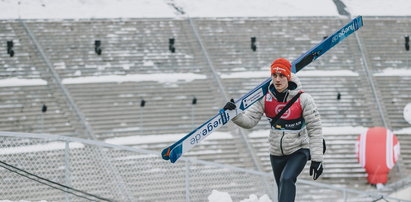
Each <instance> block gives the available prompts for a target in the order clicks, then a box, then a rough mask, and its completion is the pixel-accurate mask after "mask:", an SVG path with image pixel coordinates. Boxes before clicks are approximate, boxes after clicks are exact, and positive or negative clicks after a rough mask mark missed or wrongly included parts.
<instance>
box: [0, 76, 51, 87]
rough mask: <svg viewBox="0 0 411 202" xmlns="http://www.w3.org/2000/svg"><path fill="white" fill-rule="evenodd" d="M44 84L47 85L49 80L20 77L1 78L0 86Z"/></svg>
mask: <svg viewBox="0 0 411 202" xmlns="http://www.w3.org/2000/svg"><path fill="white" fill-rule="evenodd" d="M43 85H47V81H46V80H43V79H20V78H7V79H0V87H10V86H43Z"/></svg>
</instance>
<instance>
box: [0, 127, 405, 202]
mask: <svg viewBox="0 0 411 202" xmlns="http://www.w3.org/2000/svg"><path fill="white" fill-rule="evenodd" d="M0 137H1V138H2V141H1V143H0V146H1V147H2V150H1V151H0V159H1V160H2V161H5V162H7V163H9V164H13V165H15V166H17V167H20V168H21V169H24V170H27V171H30V172H32V173H40V175H42V176H43V177H45V178H49V179H54V180H59V179H60V181H61V183H64V184H66V185H67V186H72V187H73V188H76V189H79V190H83V191H87V192H89V193H92V194H95V195H98V196H100V197H104V198H110V199H113V201H130V200H128V199H124V198H121V197H119V194H121V193H117V191H118V190H116V189H113V187H111V185H113V184H115V183H113V182H109V181H107V178H108V179H110V175H114V174H113V173H106V172H101V170H104V169H103V168H100V167H98V166H100V165H99V164H96V165H94V164H93V163H94V162H95V161H90V159H89V158H93V157H95V156H94V152H95V150H93V148H96V147H97V148H101V149H104V150H105V151H106V155H107V156H109V157H110V159H112V161H113V162H112V165H113V166H116V168H117V169H118V170H120V171H121V172H119V174H120V177H121V178H122V179H123V181H124V182H125V186H127V189H128V190H129V191H130V193H132V194H133V196H132V198H134V199H135V200H137V201H159V200H167V201H203V200H205V199H206V198H207V196H209V195H210V193H211V191H212V190H219V191H226V192H229V193H230V194H232V196H233V200H235V201H237V200H240V199H244V198H247V197H248V196H249V195H251V194H256V195H264V194H268V195H275V193H267V192H264V191H262V190H265V189H264V188H265V186H266V185H265V184H264V183H263V182H262V180H261V178H265V179H269V180H270V181H271V183H270V187H271V191H272V192H275V190H276V187H275V184H273V182H274V179H273V175H272V174H271V173H266V172H260V171H255V170H249V169H244V168H239V167H235V166H231V165H224V164H220V163H214V162H208V161H203V160H198V159H194V158H186V157H182V158H181V159H180V160H179V161H178V162H177V163H175V164H171V163H169V162H168V161H164V160H162V159H161V157H160V153H159V152H155V151H149V150H144V149H139V148H136V147H129V146H123V145H113V144H108V143H105V142H100V141H95V140H88V139H81V138H75V137H66V136H59V135H49V134H29V133H17V132H0ZM56 143H61V144H60V146H57V145H56ZM51 145H54V146H51ZM97 157H98V155H97ZM59 159H60V160H59ZM60 161H61V162H60ZM90 168H94V170H90ZM0 177H1V179H3V180H2V181H0V184H2V187H3V188H2V190H0V195H1V196H2V197H3V198H8V199H11V200H13V199H17V197H18V199H21V198H26V199H31V200H52V201H63V200H65V201H81V200H80V199H79V198H73V196H68V194H67V193H65V192H62V191H59V192H58V191H55V190H53V189H52V188H50V189H45V188H44V185H41V184H38V183H34V182H30V180H23V179H21V177H19V176H16V175H13V174H12V173H9V172H5V171H3V172H0ZM9 183H15V184H16V185H15V187H13V186H11V184H9ZM298 184H302V185H309V186H310V189H314V190H316V194H315V195H316V196H317V197H318V196H319V195H321V191H319V190H321V189H324V190H329V191H331V192H332V194H331V195H330V194H329V192H328V193H327V195H326V196H325V197H327V200H328V199H330V200H335V201H350V200H358V199H360V200H361V199H362V198H363V197H367V199H371V200H377V199H386V200H390V201H407V200H401V199H397V198H394V197H389V196H386V195H384V194H381V193H377V192H376V193H371V192H366V191H361V190H353V189H348V188H344V187H337V186H334V185H330V184H324V183H318V182H314V181H308V180H303V179H299V180H298ZM297 188H298V186H297ZM320 188H321V189H320ZM299 194H300V195H304V194H305V195H309V196H305V197H304V198H307V197H315V196H311V195H310V194H306V193H305V192H303V191H297V196H298V195H299ZM300 197H301V196H300ZM312 200H314V198H312ZM133 201H134V200H133ZM273 201H275V199H273ZM297 201H298V198H297Z"/></svg>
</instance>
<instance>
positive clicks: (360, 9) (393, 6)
mask: <svg viewBox="0 0 411 202" xmlns="http://www.w3.org/2000/svg"><path fill="white" fill-rule="evenodd" d="M342 1H343V2H344V4H345V5H346V6H347V10H348V12H350V13H351V15H352V16H357V15H368V16H410V15H411V1H410V0H393V1H391V0H342Z"/></svg>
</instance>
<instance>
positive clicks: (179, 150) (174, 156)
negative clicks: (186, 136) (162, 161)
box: [169, 145, 183, 163]
mask: <svg viewBox="0 0 411 202" xmlns="http://www.w3.org/2000/svg"><path fill="white" fill-rule="evenodd" d="M182 154H183V147H182V145H180V146H178V147H175V148H174V149H173V150H171V152H170V155H169V157H170V161H171V163H175V162H176V161H177V160H178V159H179V158H180V157H181V155H182Z"/></svg>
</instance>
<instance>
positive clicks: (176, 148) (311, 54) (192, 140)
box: [161, 16, 363, 163]
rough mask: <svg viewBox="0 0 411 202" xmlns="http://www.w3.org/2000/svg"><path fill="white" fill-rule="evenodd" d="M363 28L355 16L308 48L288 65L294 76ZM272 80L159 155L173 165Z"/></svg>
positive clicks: (262, 92) (258, 95)
mask: <svg viewBox="0 0 411 202" xmlns="http://www.w3.org/2000/svg"><path fill="white" fill-rule="evenodd" d="M362 26H363V21H362V17H361V16H358V17H356V18H354V19H353V20H351V21H350V22H349V23H348V24H346V25H345V26H344V27H342V28H341V29H339V30H338V31H336V32H335V33H334V34H332V35H330V36H329V37H327V38H326V39H325V40H323V41H322V42H320V43H319V44H317V45H316V46H314V47H313V48H311V49H310V50H309V51H307V52H306V53H304V54H303V55H301V56H300V57H299V58H297V59H296V60H294V61H293V62H292V63H291V65H292V67H291V71H292V72H293V73H297V72H298V71H300V70H301V69H303V68H304V67H305V66H307V65H308V64H310V63H311V62H312V61H314V60H316V59H317V58H318V57H320V56H321V55H323V54H324V53H325V52H327V51H328V50H329V49H331V48H332V47H334V46H335V45H337V44H338V43H339V42H340V41H342V40H343V39H344V38H346V37H348V36H349V35H350V34H352V33H354V32H355V31H357V30H358V29H360V28H361V27H362ZM270 82H271V78H268V79H267V80H265V81H264V82H262V83H261V84H260V85H258V86H257V87H255V88H254V89H253V90H251V91H250V92H248V93H247V94H245V95H244V96H242V97H241V98H240V99H238V100H237V101H235V105H236V106H237V107H236V109H235V110H223V109H221V110H220V112H219V113H218V114H216V115H215V116H214V117H213V118H211V119H210V120H208V121H207V122H205V123H203V124H202V125H201V126H199V127H198V128H196V129H194V130H193V131H192V132H190V133H189V134H188V135H186V136H184V137H183V138H181V139H180V140H178V141H177V142H176V143H174V144H173V145H171V146H169V147H167V148H165V149H164V150H163V151H162V152H161V156H162V157H163V159H164V160H170V161H171V162H172V163H174V162H176V161H177V159H179V158H180V157H181V156H182V155H183V154H184V153H186V152H188V151H189V150H190V149H191V148H193V147H194V146H196V145H197V144H199V143H200V142H201V141H202V140H204V139H205V138H206V137H207V136H208V135H210V134H211V133H212V132H213V131H215V130H217V129H218V128H220V127H221V126H223V125H225V124H226V123H228V122H229V121H230V120H231V119H232V118H233V117H235V116H237V114H239V113H241V112H242V111H244V110H246V109H247V108H248V107H250V106H251V105H253V104H254V103H255V102H257V101H258V100H260V99H261V98H262V97H264V95H265V94H266V93H267V90H268V86H269V85H270Z"/></svg>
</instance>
